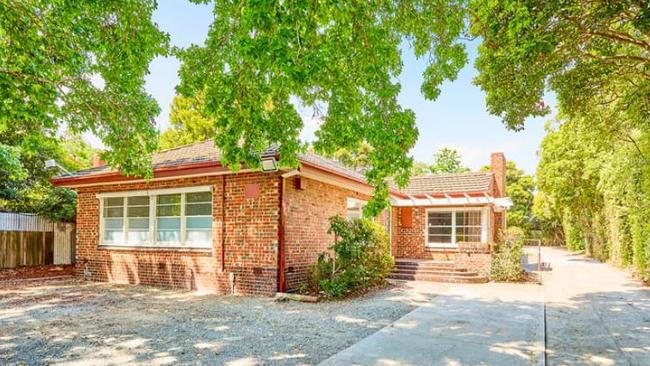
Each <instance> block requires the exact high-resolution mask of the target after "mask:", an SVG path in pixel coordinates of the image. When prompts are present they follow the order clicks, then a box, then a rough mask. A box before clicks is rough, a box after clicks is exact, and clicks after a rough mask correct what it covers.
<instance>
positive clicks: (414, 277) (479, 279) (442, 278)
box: [391, 273, 488, 283]
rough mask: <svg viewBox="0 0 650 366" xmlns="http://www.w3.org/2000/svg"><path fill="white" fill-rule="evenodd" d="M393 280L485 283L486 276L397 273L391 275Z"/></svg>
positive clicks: (486, 280)
mask: <svg viewBox="0 0 650 366" xmlns="http://www.w3.org/2000/svg"><path fill="white" fill-rule="evenodd" d="M391 278H392V279H395V280H405V281H430V282H449V283H487V282H488V278H487V277H485V276H479V275H474V276H455V275H454V276H451V275H421V274H399V273H395V274H393V275H392V276H391Z"/></svg>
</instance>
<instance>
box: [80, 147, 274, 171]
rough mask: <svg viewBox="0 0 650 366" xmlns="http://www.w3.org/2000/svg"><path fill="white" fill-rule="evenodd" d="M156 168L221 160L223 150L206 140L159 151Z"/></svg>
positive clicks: (105, 168)
mask: <svg viewBox="0 0 650 366" xmlns="http://www.w3.org/2000/svg"><path fill="white" fill-rule="evenodd" d="M275 152H277V147H276V146H272V147H270V148H268V149H267V150H265V151H264V153H263V156H266V155H270V154H274V153H275ZM151 160H152V162H153V167H154V168H163V167H170V166H179V165H185V164H196V163H203V162H211V161H213V162H218V161H219V160H221V151H220V150H219V149H218V148H217V147H216V146H215V145H214V140H205V141H201V142H197V143H193V144H189V145H183V146H179V147H175V148H173V149H167V150H162V151H159V152H157V153H155V154H153V156H152V157H151ZM110 171H114V170H111V168H110V167H109V166H108V165H104V166H101V167H98V168H90V169H84V170H79V171H77V172H75V173H73V174H72V175H69V176H73V177H76V176H79V177H81V176H90V175H95V174H99V173H106V172H110Z"/></svg>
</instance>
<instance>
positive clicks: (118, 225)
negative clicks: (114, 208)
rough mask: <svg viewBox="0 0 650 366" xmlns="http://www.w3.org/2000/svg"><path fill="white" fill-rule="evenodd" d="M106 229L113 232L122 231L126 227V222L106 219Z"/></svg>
mask: <svg viewBox="0 0 650 366" xmlns="http://www.w3.org/2000/svg"><path fill="white" fill-rule="evenodd" d="M104 227H105V228H106V229H112V230H116V229H119V230H122V227H124V220H123V219H122V218H119V219H104Z"/></svg>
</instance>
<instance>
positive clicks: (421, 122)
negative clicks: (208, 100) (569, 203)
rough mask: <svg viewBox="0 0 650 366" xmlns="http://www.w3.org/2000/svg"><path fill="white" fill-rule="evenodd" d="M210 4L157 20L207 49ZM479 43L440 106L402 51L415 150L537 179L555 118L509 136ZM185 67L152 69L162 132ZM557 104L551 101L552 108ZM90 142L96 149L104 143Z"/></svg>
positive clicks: (180, 8) (170, 61) (174, 38)
mask: <svg viewBox="0 0 650 366" xmlns="http://www.w3.org/2000/svg"><path fill="white" fill-rule="evenodd" d="M212 18H213V16H212V6H211V5H195V4H192V3H189V2H188V1H180V0H163V1H159V2H158V9H157V10H156V11H155V13H154V21H155V22H156V23H157V24H158V26H159V27H160V29H161V30H163V31H165V32H167V33H169V35H170V37H171V43H172V45H174V46H179V47H187V46H189V45H191V44H199V45H202V44H203V42H204V40H205V38H206V36H207V32H208V28H209V26H210V23H211V21H212ZM477 45H478V42H476V41H474V42H470V43H468V44H467V50H468V53H469V55H470V62H469V63H468V65H467V66H466V67H465V68H464V69H463V70H462V71H461V73H460V75H459V76H458V78H457V79H456V80H455V81H453V82H446V83H444V84H443V85H442V87H441V90H442V93H441V94H440V96H439V97H438V99H437V100H435V101H428V100H425V99H424V98H423V96H422V94H421V93H420V85H421V83H422V76H421V75H422V72H423V71H424V68H425V66H426V63H425V61H424V60H418V59H416V58H415V57H414V56H413V54H412V52H411V50H410V49H408V47H404V48H403V50H402V51H403V58H404V69H403V73H402V75H400V78H399V80H400V83H401V85H402V91H401V94H400V97H399V101H400V104H401V105H402V106H403V107H404V108H410V109H412V110H413V111H414V112H415V114H416V120H417V127H418V129H419V131H420V136H419V139H418V142H417V144H416V145H415V148H414V149H413V150H412V151H411V153H412V155H413V156H414V157H415V159H416V160H417V161H423V162H427V163H432V162H433V154H434V153H435V152H436V151H437V150H439V149H440V148H442V147H450V148H454V149H456V150H457V151H458V152H459V153H460V154H461V156H462V158H463V163H464V164H465V165H466V166H468V167H470V168H471V169H473V170H477V169H479V168H480V167H481V166H483V165H487V164H489V162H490V153H491V152H497V151H499V152H503V153H505V155H506V159H509V160H513V161H515V162H516V163H517V165H518V166H519V167H520V168H522V169H524V170H525V171H526V172H527V173H531V174H533V173H534V172H535V167H536V165H537V161H538V157H537V150H538V147H539V144H540V142H541V140H542V138H543V136H544V123H545V121H546V120H548V119H549V118H550V115H549V116H547V117H543V118H535V119H530V120H528V121H526V125H525V129H524V130H523V131H520V132H512V131H508V130H507V129H506V128H505V127H504V126H503V124H502V123H501V122H500V120H499V118H498V117H495V116H492V115H490V114H489V113H488V112H487V111H486V106H485V95H484V93H483V92H482V91H481V90H480V89H479V88H478V87H477V86H475V85H473V84H472V79H473V78H474V77H475V76H476V74H477V71H476V70H475V69H474V67H473V62H474V58H475V56H476V47H477ZM179 66H180V64H179V62H178V60H176V59H175V58H173V57H167V58H161V57H159V58H156V59H154V60H153V61H152V63H151V65H150V74H149V75H148V77H147V79H146V89H147V91H148V92H149V93H150V94H151V95H153V97H154V98H155V99H156V100H157V101H158V103H159V105H160V107H161V113H160V115H159V116H158V117H157V118H156V122H157V124H158V127H159V129H160V130H161V131H163V130H165V129H166V128H168V126H169V106H170V104H171V101H172V99H173V98H174V94H175V90H174V88H175V86H176V85H177V84H178V83H179V79H178V74H177V72H178V68H179ZM552 104H553V103H552V102H551V105H552ZM308 114H310V113H305V118H304V119H305V129H304V131H303V134H302V138H303V139H304V140H307V141H310V140H313V132H314V131H315V130H316V129H317V128H318V126H317V124H316V122H314V121H313V120H311V119H310V118H309V117H307V115H308ZM91 140H94V141H91V143H93V144H94V145H98V144H99V142H98V141H97V140H96V139H92V138H91Z"/></svg>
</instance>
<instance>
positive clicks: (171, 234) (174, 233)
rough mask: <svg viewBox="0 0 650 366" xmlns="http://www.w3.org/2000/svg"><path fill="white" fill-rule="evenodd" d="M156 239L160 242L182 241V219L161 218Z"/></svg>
mask: <svg viewBox="0 0 650 366" xmlns="http://www.w3.org/2000/svg"><path fill="white" fill-rule="evenodd" d="M157 221H158V228H157V230H156V238H157V240H158V241H173V242H180V241H181V219H180V218H159V219H158V220H157Z"/></svg>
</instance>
